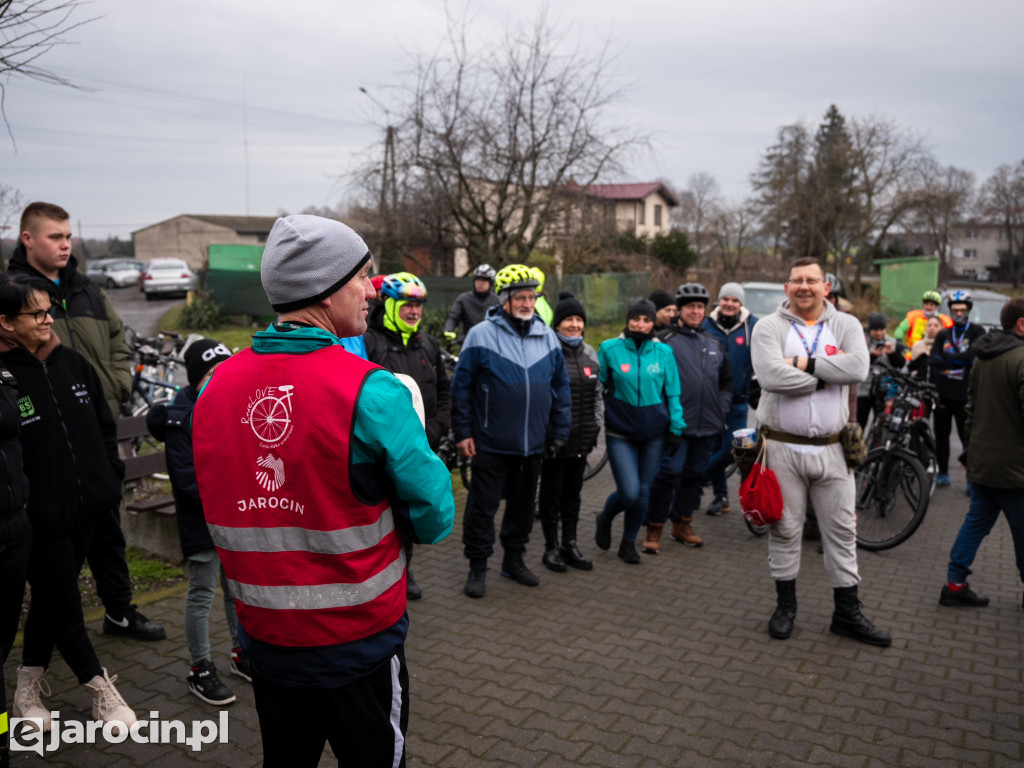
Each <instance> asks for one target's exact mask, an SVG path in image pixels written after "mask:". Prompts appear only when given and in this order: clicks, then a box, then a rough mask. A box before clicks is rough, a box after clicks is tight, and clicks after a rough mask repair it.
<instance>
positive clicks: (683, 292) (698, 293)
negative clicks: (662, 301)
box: [676, 283, 711, 307]
mask: <svg viewBox="0 0 1024 768" xmlns="http://www.w3.org/2000/svg"><path fill="white" fill-rule="evenodd" d="M695 301H699V302H701V303H702V304H704V305H705V306H707V303H708V302H709V301H711V296H709V295H708V289H707V288H705V287H704V286H703V285H701V284H700V283H686V284H684V285H680V286H679V288H678V290H676V306H677V307H681V306H683V305H684V304H691V303H693V302H695Z"/></svg>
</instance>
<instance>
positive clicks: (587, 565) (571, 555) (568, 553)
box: [562, 539, 594, 571]
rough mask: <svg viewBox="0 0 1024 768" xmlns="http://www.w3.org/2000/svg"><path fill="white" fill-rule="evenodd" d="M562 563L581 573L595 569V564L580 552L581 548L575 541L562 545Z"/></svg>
mask: <svg viewBox="0 0 1024 768" xmlns="http://www.w3.org/2000/svg"><path fill="white" fill-rule="evenodd" d="M562 561H563V562H564V563H565V564H566V565H568V566H571V567H573V568H576V569H578V570H581V571H589V570H592V569H593V567H594V563H593V562H592V561H591V560H590V559H589V558H586V557H584V556H583V553H582V552H580V548H579V547H578V546H576V541H575V540H574V539H570V540H569V541H567V542H565V543H564V544H563V545H562Z"/></svg>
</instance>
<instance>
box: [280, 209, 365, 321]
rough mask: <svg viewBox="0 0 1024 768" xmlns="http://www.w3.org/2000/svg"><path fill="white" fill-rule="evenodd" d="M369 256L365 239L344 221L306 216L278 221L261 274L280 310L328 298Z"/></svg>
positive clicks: (289, 217)
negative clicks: (343, 222)
mask: <svg viewBox="0 0 1024 768" xmlns="http://www.w3.org/2000/svg"><path fill="white" fill-rule="evenodd" d="M369 260H370V249H369V248H367V247H366V243H364V242H363V238H361V237H360V236H359V235H357V234H356V233H355V232H354V231H353V230H352V229H351V228H350V227H347V226H345V225H344V224H342V223H341V222H340V221H334V220H333V219H325V218H322V217H320V216H309V215H305V214H301V215H298V216H286V217H285V218H283V219H278V220H277V221H276V222H274V228H273V229H271V230H270V236H269V237H267V245H266V248H264V250H263V264H262V266H261V267H260V278H261V279H262V280H263V290H264V291H266V293H267V298H268V299H270V306H272V307H273V308H274V311H276V312H292V311H294V310H296V309H301V308H302V307H308V306H309V305H310V304H315V303H316V302H318V301H320V300H321V299H325V298H327V297H328V296H330V295H331V294H332V293H334V292H335V291H337V290H338V289H339V288H341V286H343V285H344V284H345V283H347V282H348V281H349V280H351V279H352V278H353V277H355V274H356V272H358V271H359V270H360V269H362V267H363V265H364V264H366V262H367V261H369Z"/></svg>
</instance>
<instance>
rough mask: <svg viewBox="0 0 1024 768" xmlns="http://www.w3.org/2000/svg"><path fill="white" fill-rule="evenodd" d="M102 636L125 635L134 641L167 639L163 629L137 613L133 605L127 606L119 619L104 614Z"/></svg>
mask: <svg viewBox="0 0 1024 768" xmlns="http://www.w3.org/2000/svg"><path fill="white" fill-rule="evenodd" d="M103 634H104V635H125V636H126V637H134V638H135V639H136V640H163V639H164V638H165V637H167V633H166V632H164V628H163V627H161V626H160V625H159V624H157V623H155V622H152V621H150V620H149V619H147V618H146V617H145V616H143V615H142V614H141V613H139V612H138V610H137V609H136V607H135V606H134V605H129V606H128V609H127V610H126V611H125V612H124V615H123V616H122V617H121V618H120V619H115V618H114V617H113V616H111V615H110V614H109V613H108V614H106V615H105V616H104V617H103Z"/></svg>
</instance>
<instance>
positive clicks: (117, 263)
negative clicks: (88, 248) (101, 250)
mask: <svg viewBox="0 0 1024 768" xmlns="http://www.w3.org/2000/svg"><path fill="white" fill-rule="evenodd" d="M141 270H142V264H140V263H139V262H137V261H132V260H131V259H100V260H99V261H91V262H89V266H88V267H87V268H86V270H85V276H86V277H88V278H89V279H90V280H92V281H93V282H94V283H97V284H99V285H101V286H103V287H104V288H124V287H125V286H126V285H136V284H137V283H138V282H139V274H140V272H141Z"/></svg>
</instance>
